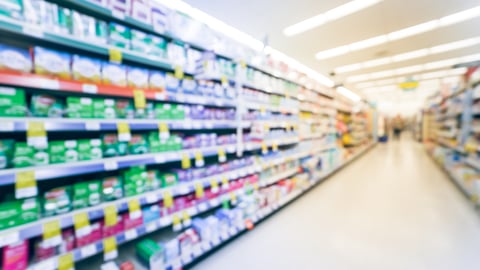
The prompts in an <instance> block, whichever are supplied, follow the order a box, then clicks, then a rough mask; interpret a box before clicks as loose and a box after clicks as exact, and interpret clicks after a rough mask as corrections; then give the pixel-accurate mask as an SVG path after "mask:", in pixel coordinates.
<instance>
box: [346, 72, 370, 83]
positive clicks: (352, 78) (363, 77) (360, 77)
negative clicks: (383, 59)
mask: <svg viewBox="0 0 480 270" xmlns="http://www.w3.org/2000/svg"><path fill="white" fill-rule="evenodd" d="M368 80H370V75H369V74H365V75H356V76H350V77H348V78H347V81H348V82H361V81H368Z"/></svg>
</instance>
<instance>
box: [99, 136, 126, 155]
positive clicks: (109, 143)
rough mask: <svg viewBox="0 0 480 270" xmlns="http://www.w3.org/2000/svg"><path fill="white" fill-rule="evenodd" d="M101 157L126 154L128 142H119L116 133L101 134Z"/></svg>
mask: <svg viewBox="0 0 480 270" xmlns="http://www.w3.org/2000/svg"><path fill="white" fill-rule="evenodd" d="M102 149H103V157H106V158H107V157H115V156H124V155H126V154H127V149H128V142H119V141H118V136H117V134H104V135H102Z"/></svg>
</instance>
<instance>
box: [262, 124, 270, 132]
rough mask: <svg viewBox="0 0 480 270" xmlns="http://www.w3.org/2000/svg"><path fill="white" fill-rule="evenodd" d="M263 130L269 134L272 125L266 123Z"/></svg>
mask: <svg viewBox="0 0 480 270" xmlns="http://www.w3.org/2000/svg"><path fill="white" fill-rule="evenodd" d="M263 129H264V131H265V132H269V131H270V125H269V124H268V123H266V124H265V125H264V126H263Z"/></svg>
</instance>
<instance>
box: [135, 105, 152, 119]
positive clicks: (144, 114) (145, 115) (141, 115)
mask: <svg viewBox="0 0 480 270" xmlns="http://www.w3.org/2000/svg"><path fill="white" fill-rule="evenodd" d="M135 118H137V119H155V107H154V105H153V102H147V104H145V108H143V109H140V108H137V109H136V110H135Z"/></svg>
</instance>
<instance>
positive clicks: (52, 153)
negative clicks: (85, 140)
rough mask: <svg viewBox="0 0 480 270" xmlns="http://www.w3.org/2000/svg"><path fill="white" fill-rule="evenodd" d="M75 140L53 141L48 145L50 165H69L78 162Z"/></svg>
mask: <svg viewBox="0 0 480 270" xmlns="http://www.w3.org/2000/svg"><path fill="white" fill-rule="evenodd" d="M77 145H78V144H77V141H76V140H67V141H53V142H50V143H49V144H48V155H49V157H50V163H51V164H56V163H69V162H75V161H78V149H77Z"/></svg>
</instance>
